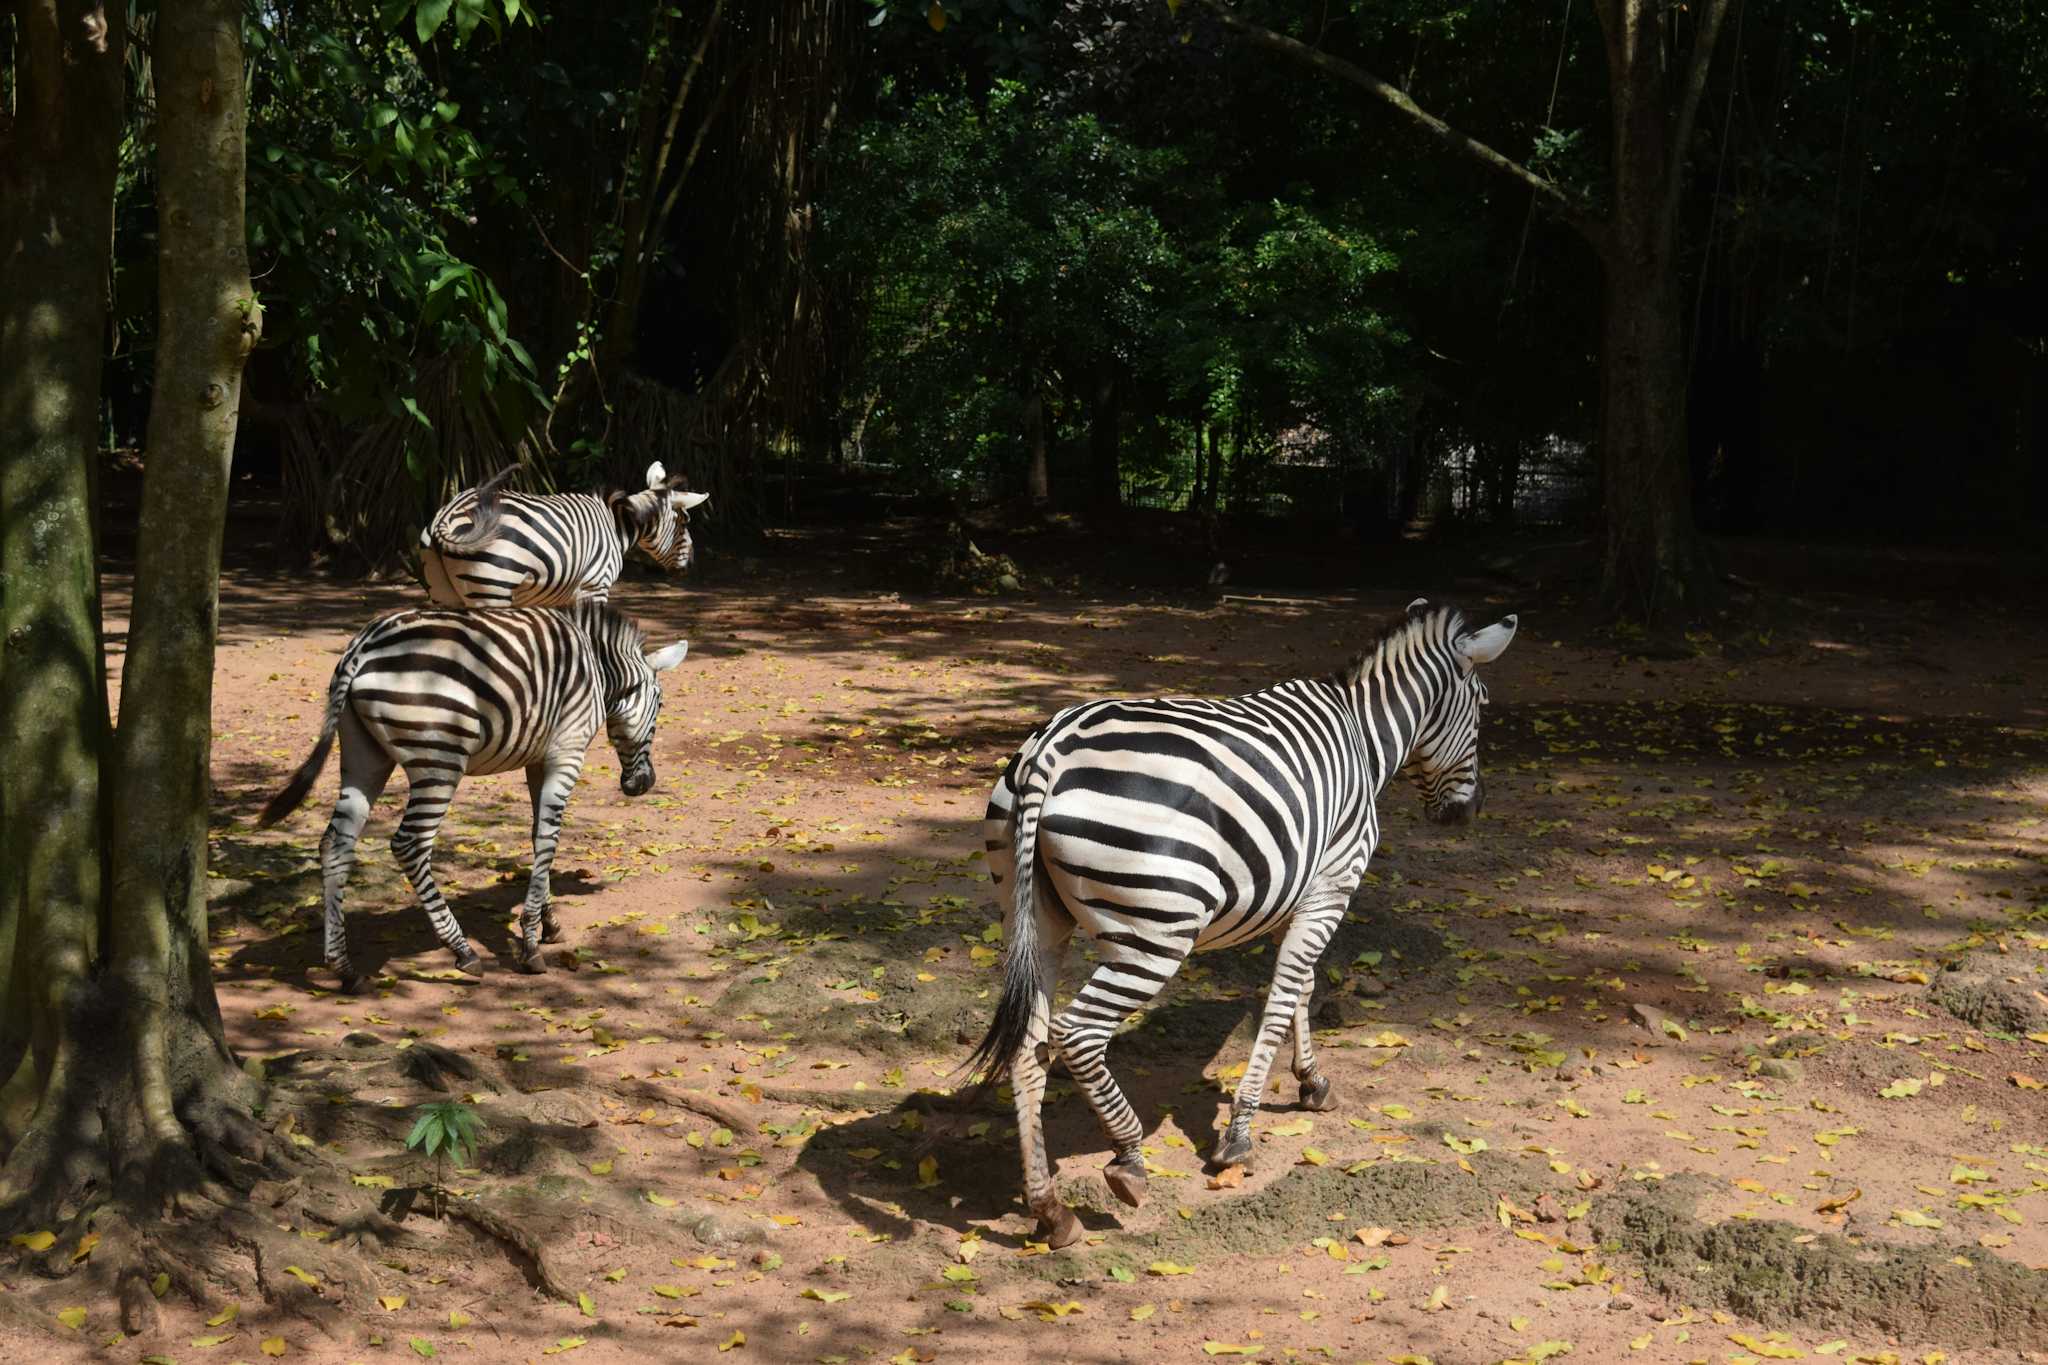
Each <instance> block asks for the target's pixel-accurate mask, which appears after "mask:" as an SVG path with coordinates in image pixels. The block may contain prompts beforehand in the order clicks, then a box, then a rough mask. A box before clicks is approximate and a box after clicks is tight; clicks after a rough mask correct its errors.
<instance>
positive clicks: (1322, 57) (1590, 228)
mask: <svg viewBox="0 0 2048 1365" xmlns="http://www.w3.org/2000/svg"><path fill="white" fill-rule="evenodd" d="M1198 3H1199V4H1201V5H1202V6H1203V8H1205V9H1207V10H1208V11H1209V12H1210V13H1211V14H1213V15H1215V16H1216V18H1217V20H1218V22H1220V23H1221V24H1222V25H1223V26H1224V27H1225V28H1226V29H1229V30H1230V31H1231V32H1232V33H1235V34H1237V35H1238V36H1239V37H1241V38H1243V39H1245V40H1246V41H1247V42H1249V43H1252V44H1253V45H1255V46H1258V47H1263V48H1265V49H1266V50H1268V51H1269V52H1277V53H1279V54H1280V55H1282V56H1284V57H1288V58H1291V59H1292V60H1294V61H1297V62H1301V63H1303V64H1304V65H1307V66H1311V67H1314V68H1315V69H1316V70H1318V71H1320V72H1322V73H1323V74H1325V75H1328V76H1335V77H1336V78H1337V79H1338V80H1341V81H1345V82H1347V83H1349V84H1351V85H1355V86H1357V87H1358V88H1359V89H1361V90H1363V91H1365V92H1366V93H1367V94H1370V95H1372V96H1373V97H1375V98H1376V99H1378V100H1379V101H1380V102H1381V103H1383V104H1386V105H1388V106H1390V107H1391V108H1393V109H1394V111H1395V112H1397V113H1399V114H1400V115H1401V116H1402V117H1403V118H1405V119H1406V120H1407V121H1408V122H1409V123H1410V124H1411V125H1412V126H1414V127H1416V128H1420V129H1421V130H1422V131H1423V132H1425V133H1428V134H1429V135H1430V136H1431V137H1433V138H1435V139H1436V140H1437V142H1439V143H1440V144H1442V145H1443V146H1445V147H1448V148H1450V149H1451V150H1452V151H1454V152H1457V153H1458V154H1460V155H1461V156H1463V157H1464V158H1465V159H1466V160H1468V161H1472V162H1476V163H1477V164H1479V165H1481V166H1484V167H1485V168H1487V169H1488V170H1490V171H1493V172H1494V173H1496V174H1497V175H1502V176H1505V177H1506V178H1508V179H1509V180H1512V181H1514V182H1515V183H1516V184H1517V185H1520V186H1521V187H1522V188H1524V189H1527V190H1531V191H1533V192H1534V193H1535V195H1536V200H1537V202H1538V203H1540V204H1541V205H1543V207H1544V208H1545V209H1546V210H1547V211H1548V212H1550V213H1551V214H1553V215H1554V216H1555V217H1557V218H1558V219H1559V220H1560V221H1562V222H1563V223H1565V224H1566V225H1567V226H1568V227H1570V228H1571V229H1572V230H1573V231H1575V232H1577V233H1578V234H1579V235H1580V236H1582V237H1584V238H1585V239H1586V240H1587V241H1588V242H1590V243H1591V244H1592V245H1593V246H1594V247H1595V248H1596V249H1598V248H1601V247H1602V246H1603V244H1604V242H1605V239H1606V235H1607V229H1606V224H1605V223H1603V222H1602V221H1601V220H1600V219H1598V218H1595V217H1593V216H1591V215H1590V214H1588V213H1587V212H1586V211H1585V210H1584V209H1582V208H1580V207H1579V206H1578V205H1577V204H1576V203H1574V202H1573V201H1572V200H1571V198H1570V197H1569V196H1568V195H1566V194H1565V192H1564V191H1563V190H1561V189H1559V188H1558V187H1557V186H1556V185H1554V184H1552V183H1551V182H1550V181H1548V180H1545V179H1544V178H1543V177H1542V176H1540V175H1538V174H1536V173H1535V172H1534V171H1532V170H1530V169H1529V168H1528V167H1527V166H1524V165H1522V164H1521V163H1520V162H1519V161H1516V160H1514V159H1513V158H1512V157H1507V156H1503V155H1502V154H1501V153H1499V152H1497V151H1495V150H1494V149H1493V148H1491V147H1489V146H1487V145H1486V144H1485V143H1483V142H1481V141H1479V140H1478V139H1477V138H1473V137H1469V136H1467V135H1466V134H1464V133H1461V132H1459V131H1458V130H1457V129H1456V128H1453V127H1451V125H1450V124H1448V123H1445V122H1444V121H1443V120H1442V119H1440V118H1438V117H1437V116H1436V115H1434V114H1432V113H1430V112H1429V111H1428V110H1426V109H1424V108H1423V107H1422V106H1421V105H1419V104H1417V103H1416V102H1415V101H1414V100H1412V99H1410V98H1408V96H1407V94H1406V93H1405V92H1404V91H1402V90H1401V88H1400V87H1399V86H1396V85H1393V84H1391V83H1389V82H1387V81H1384V80H1381V79H1380V78H1379V77H1378V76H1375V75H1373V74H1372V73H1371V72H1370V71H1367V70H1365V69H1364V68H1363V67H1361V66H1358V65H1356V64H1355V63H1352V62H1348V61H1345V60H1344V59H1343V58H1342V57H1335V56H1332V55H1330V54H1329V53H1327V52H1324V51H1322V50H1321V49H1319V48H1313V47H1310V46H1309V45H1308V44H1307V43H1304V42H1302V41H1300V40H1299V39H1296V38H1290V37H1288V36H1287V35H1286V34H1284V33H1276V32H1274V31H1273V30H1272V29H1269V28H1266V27H1264V26H1263V25H1260V24H1254V23H1251V22H1249V21H1248V20H1245V19H1241V18H1239V17H1238V16H1237V15H1236V14H1234V13H1232V12H1231V11H1230V10H1228V9H1225V8H1224V7H1223V5H1222V3H1221V0H1198ZM1710 3H1713V4H1716V5H1719V4H1724V3H1725V0H1710Z"/></svg>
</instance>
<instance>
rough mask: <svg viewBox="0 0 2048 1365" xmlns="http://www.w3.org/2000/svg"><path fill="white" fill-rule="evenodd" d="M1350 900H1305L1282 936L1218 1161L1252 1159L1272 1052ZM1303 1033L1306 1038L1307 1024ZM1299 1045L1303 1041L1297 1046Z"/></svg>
mask: <svg viewBox="0 0 2048 1365" xmlns="http://www.w3.org/2000/svg"><path fill="white" fill-rule="evenodd" d="M1349 901H1350V895H1349V893H1348V892H1347V893H1343V894H1335V895H1328V896H1322V897H1317V898H1315V899H1313V900H1305V901H1304V902H1303V903H1302V904H1301V905H1299V906H1297V907H1296V908H1295V911H1294V914H1293V915H1292V916H1291V917H1290V918H1289V920H1288V924H1287V934H1286V936H1285V937H1284V938H1282V939H1281V940H1280V953H1279V959H1280V960H1279V961H1278V962H1277V963H1275V964H1274V966H1273V985H1272V988H1271V989H1270V990H1268V991H1267V992H1266V1009H1265V1012H1264V1014H1262V1015H1261V1016H1260V1019H1259V1032H1258V1036H1257V1038H1256V1039H1255V1040H1254V1041H1253V1043H1252V1055H1251V1060H1250V1061H1249V1062H1247V1063H1246V1064H1245V1068H1244V1079H1243V1080H1241V1081H1239V1082H1238V1085H1237V1098H1236V1100H1235V1101H1233V1102H1232V1104H1231V1106H1230V1126H1229V1127H1228V1128H1226V1129H1224V1130H1223V1136H1222V1137H1221V1138H1220V1139H1218V1141H1217V1143H1216V1151H1215V1153H1214V1155H1212V1156H1211V1157H1210V1160H1211V1161H1213V1162H1214V1163H1215V1164H1216V1165H1218V1166H1243V1165H1249V1164H1250V1162H1251V1155H1252V1117H1253V1115H1255V1114H1257V1113H1258V1112H1259V1105H1260V1103H1261V1102H1263V1101H1264V1099H1265V1095H1266V1076H1267V1074H1268V1073H1269V1072H1270V1071H1271V1070H1272V1069H1273V1054H1274V1052H1275V1051H1277V1050H1278V1048H1279V1046H1280V1040H1281V1039H1282V1038H1284V1037H1286V1036H1287V1032H1288V1030H1289V1029H1291V1028H1293V1027H1294V1026H1295V1022H1296V1018H1297V1012H1296V1007H1297V1006H1298V1005H1300V1004H1302V1003H1303V1002H1305V1001H1306V1000H1307V998H1308V993H1309V991H1310V990H1311V989H1313V988H1314V986H1315V976H1316V962H1317V961H1318V960H1319V959H1320V958H1321V957H1322V955H1323V949H1324V948H1325V947H1326V946H1328V944H1329V942H1330V936H1331V935H1332V934H1334V933H1336V932H1337V926H1338V925H1339V924H1341V923H1342V922H1343V920H1344V907H1345V905H1346V904H1347V903H1348V902H1349ZM1303 1022H1304V1023H1305V1022H1306V1020H1305V1019H1304V1020H1303ZM1300 1037H1301V1038H1302V1039H1303V1040H1306V1038H1307V1037H1308V1031H1307V1029H1306V1028H1304V1029H1303V1030H1302V1032H1301V1035H1300ZM1300 1046H1301V1044H1300V1043H1299V1042H1298V1043H1297V1044H1296V1047H1297V1049H1299V1047H1300Z"/></svg>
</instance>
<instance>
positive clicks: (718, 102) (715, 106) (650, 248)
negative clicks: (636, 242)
mask: <svg viewBox="0 0 2048 1365" xmlns="http://www.w3.org/2000/svg"><path fill="white" fill-rule="evenodd" d="M731 93H732V72H730V71H728V72H726V73H725V76H724V78H723V79H722V80H720V81H719V83H718V93H717V94H715V95H713V96H712V97H711V107H710V108H709V109H706V110H705V111H704V117H703V119H702V120H700V121H699V122H698V124H697V134H696V136H695V137H693V138H691V139H690V150H689V152H688V153H686V154H685V155H684V157H683V164H682V167H681V168H680V169H679V170H677V172H676V178H675V180H674V181H673V182H671V183H670V185H669V187H668V193H667V194H664V195H663V196H662V197H661V207H660V208H659V209H656V210H655V213H654V222H653V223H652V224H651V225H650V226H649V229H648V233H647V252H648V254H649V255H650V256H651V255H653V254H654V250H655V248H656V247H657V246H659V245H660V243H661V241H662V238H663V236H664V235H665V234H666V233H667V232H668V216H669V214H670V213H671V212H673V211H674V210H675V206H676V200H677V199H678V198H679V197H680V196H681V195H682V192H683V185H684V182H686V181H688V180H689V178H690V172H691V170H693V169H694V168H695V167H696V165H697V156H698V153H700V152H702V151H703V150H704V137H705V135H706V134H707V133H709V132H710V131H711V125H712V124H714V123H716V122H718V116H719V115H720V114H721V113H723V112H724V111H725V97H726V96H727V95H730V94H731Z"/></svg>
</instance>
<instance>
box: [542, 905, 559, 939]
mask: <svg viewBox="0 0 2048 1365" xmlns="http://www.w3.org/2000/svg"><path fill="white" fill-rule="evenodd" d="M540 941H541V942H542V943H560V942H561V941H562V922H561V921H560V920H558V919H556V918H555V912H554V911H552V910H550V911H548V913H547V914H546V915H544V916H542V917H541V922H540Z"/></svg>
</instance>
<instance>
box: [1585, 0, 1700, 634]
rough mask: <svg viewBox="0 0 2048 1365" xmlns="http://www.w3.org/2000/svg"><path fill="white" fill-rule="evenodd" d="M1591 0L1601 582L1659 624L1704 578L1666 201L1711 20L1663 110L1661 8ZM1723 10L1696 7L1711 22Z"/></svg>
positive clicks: (1666, 87) (1688, 605)
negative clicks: (1601, 65)
mask: <svg viewBox="0 0 2048 1365" xmlns="http://www.w3.org/2000/svg"><path fill="white" fill-rule="evenodd" d="M1597 8H1598V10H1599V13H1600V21H1601V25H1602V32H1603V34H1604V36H1605V38H1606V43H1607V68H1608V79H1607V84H1608V90H1609V96H1610V99H1611V101H1612V124H1613V130H1614V132H1613V137H1614V147H1613V152H1612V158H1613V176H1614V189H1613V203H1612V206H1611V208H1610V209H1609V212H1608V222H1607V228H1606V231H1605V233H1604V234H1603V235H1602V237H1601V239H1600V241H1599V243H1598V245H1599V246H1600V247H1601V248H1603V250H1602V253H1601V254H1602V264H1603V266H1604V267H1605V278H1604V281H1603V283H1604V286H1605V292H1604V296H1603V304H1602V323H1603V326H1602V336H1601V384H1600V462H1601V481H1602V486H1603V489H1604V498H1603V504H1604V510H1605V518H1604V519H1605V521H1606V532H1607V537H1606V538H1607V545H1606V554H1605V558H1604V561H1603V572H1602V588H1603V592H1604V594H1605V596H1606V597H1607V599H1608V601H1609V603H1610V604H1612V605H1613V606H1614V607H1616V608H1618V609H1619V610H1621V611H1622V612H1623V613H1625V614H1627V615H1630V616H1634V617H1637V618H1639V619H1641V620H1644V621H1646V622H1651V623H1656V622H1659V621H1660V620H1661V621H1663V622H1665V623H1667V624H1668V623H1670V622H1672V621H1674V620H1682V619H1683V618H1684V617H1686V616H1687V615H1689V614H1691V613H1693V612H1694V611H1696V610H1697V609H1698V608H1699V607H1700V606H1701V604H1702V602H1703V599H1704V597H1705V595H1706V592H1707V588H1708V584H1709V583H1710V582H1711V578H1710V575H1709V574H1708V572H1707V569H1706V556H1705V552H1704V548H1703V546H1702V544H1701V542H1700V538H1699V532H1698V530H1697V528H1696V525H1695V523H1694V520H1693V507H1692V464H1691V457H1690V456H1689V454H1688V453H1687V445H1686V435H1687V433H1686V421H1685V397H1686V385H1685V336H1684V318H1685V309H1684V303H1683V299H1682V297H1681V291H1680V289H1679V284H1678V262H1677V255H1678V252H1677V237H1678V233H1677V221H1676V210H1677V202H1678V180H1677V177H1678V176H1680V175H1681V174H1682V173H1683V170H1684V164H1683V163H1684V151H1685V143H1686V140H1687V137H1688V134H1689V130H1690V127H1691V122H1692V114H1693V111H1694V110H1695V109H1696V108H1697V104H1698V98H1699V93H1700V90H1701V88H1703V87H1704V84H1705V80H1706V56H1707V55H1708V54H1710V53H1711V51H1712V46H1713V32H1714V29H1713V27H1709V28H1708V29H1707V30H1706V33H1705V36H1704V38H1703V39H1702V40H1701V41H1702V42H1704V44H1705V49H1706V51H1705V52H1704V53H1699V54H1696V61H1695V63H1694V66H1693V68H1692V76H1691V78H1690V80H1689V82H1688V83H1687V85H1686V89H1685V92H1684V97H1683V98H1682V99H1681V100H1680V101H1679V102H1678V104H1677V105H1676V106H1674V101H1673V89H1674V87H1673V82H1672V80H1671V76H1670V73H1669V72H1668V71H1667V69H1666V65H1667V62H1668V61H1669V60H1670V58H1669V53H1670V52H1671V50H1672V45H1671V43H1670V42H1669V38H1668V35H1667V34H1666V33H1665V32H1664V29H1663V26H1664V25H1665V24H1666V23H1669V22H1672V20H1671V18H1670V16H1668V15H1667V14H1666V13H1665V12H1664V11H1663V10H1662V9H1661V8H1660V7H1658V6H1656V5H1654V4H1651V3H1649V0H1603V3H1601V4H1599V5H1598V6H1597ZM1724 10H1725V6H1709V11H1710V22H1711V24H1714V25H1717V24H1718V22H1719V17H1718V16H1719V13H1720V12H1722V11H1724ZM1674 129H1675V130H1676V131H1675V132H1674Z"/></svg>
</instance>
